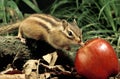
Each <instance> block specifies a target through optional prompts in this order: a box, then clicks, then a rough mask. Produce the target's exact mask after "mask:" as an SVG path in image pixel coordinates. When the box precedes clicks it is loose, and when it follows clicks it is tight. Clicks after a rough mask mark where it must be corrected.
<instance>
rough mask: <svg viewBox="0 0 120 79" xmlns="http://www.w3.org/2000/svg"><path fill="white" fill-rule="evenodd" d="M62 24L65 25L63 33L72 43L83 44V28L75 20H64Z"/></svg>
mask: <svg viewBox="0 0 120 79" xmlns="http://www.w3.org/2000/svg"><path fill="white" fill-rule="evenodd" d="M62 24H63V26H64V30H63V33H64V35H65V36H66V37H67V38H68V39H69V40H71V43H72V44H79V45H81V44H83V43H82V30H81V29H80V28H79V27H78V26H77V23H76V21H75V20H74V21H73V22H71V23H68V22H67V21H66V20H62Z"/></svg>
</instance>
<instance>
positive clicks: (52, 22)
mask: <svg viewBox="0 0 120 79" xmlns="http://www.w3.org/2000/svg"><path fill="white" fill-rule="evenodd" d="M44 16H48V18H46V17H44ZM33 17H38V18H40V19H43V20H44V21H46V22H49V23H51V25H52V26H57V24H56V23H57V22H58V19H55V18H53V17H52V16H50V15H43V16H42V15H34V16H33ZM50 18H53V19H54V20H55V21H56V23H55V22H54V21H52V20H51V19H50Z"/></svg>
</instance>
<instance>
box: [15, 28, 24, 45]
mask: <svg viewBox="0 0 120 79" xmlns="http://www.w3.org/2000/svg"><path fill="white" fill-rule="evenodd" d="M16 38H17V39H20V40H21V42H22V43H24V44H25V43H26V40H25V38H23V32H22V30H21V28H20V27H19V31H18V35H17V37H16Z"/></svg>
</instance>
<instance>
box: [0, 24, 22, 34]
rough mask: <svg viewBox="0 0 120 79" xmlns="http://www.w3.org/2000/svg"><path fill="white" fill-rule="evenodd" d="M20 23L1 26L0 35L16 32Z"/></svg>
mask: <svg viewBox="0 0 120 79" xmlns="http://www.w3.org/2000/svg"><path fill="white" fill-rule="evenodd" d="M20 23H21V22H17V23H14V24H9V25H6V26H1V27H0V35H2V34H5V33H10V32H12V31H14V30H17V29H18V28H19V26H20Z"/></svg>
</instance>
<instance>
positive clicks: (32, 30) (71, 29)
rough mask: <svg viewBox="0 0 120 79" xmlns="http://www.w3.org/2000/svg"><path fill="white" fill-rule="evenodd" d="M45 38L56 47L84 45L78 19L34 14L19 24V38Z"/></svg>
mask: <svg viewBox="0 0 120 79" xmlns="http://www.w3.org/2000/svg"><path fill="white" fill-rule="evenodd" d="M24 36H25V37H27V38H31V39H35V40H43V41H45V42H47V43H49V44H50V45H51V46H53V47H54V48H56V49H66V50H67V49H69V48H70V46H71V45H82V44H83V43H82V32H81V30H80V29H79V27H78V26H77V23H76V21H75V20H74V21H73V22H71V23H69V22H67V21H66V20H60V19H58V18H55V17H53V16H51V15H48V14H32V15H31V16H29V17H27V18H26V19H25V20H23V21H22V22H21V24H20V26H19V31H18V36H17V37H18V38H19V39H20V40H21V42H23V43H26V40H25V38H24Z"/></svg>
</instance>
